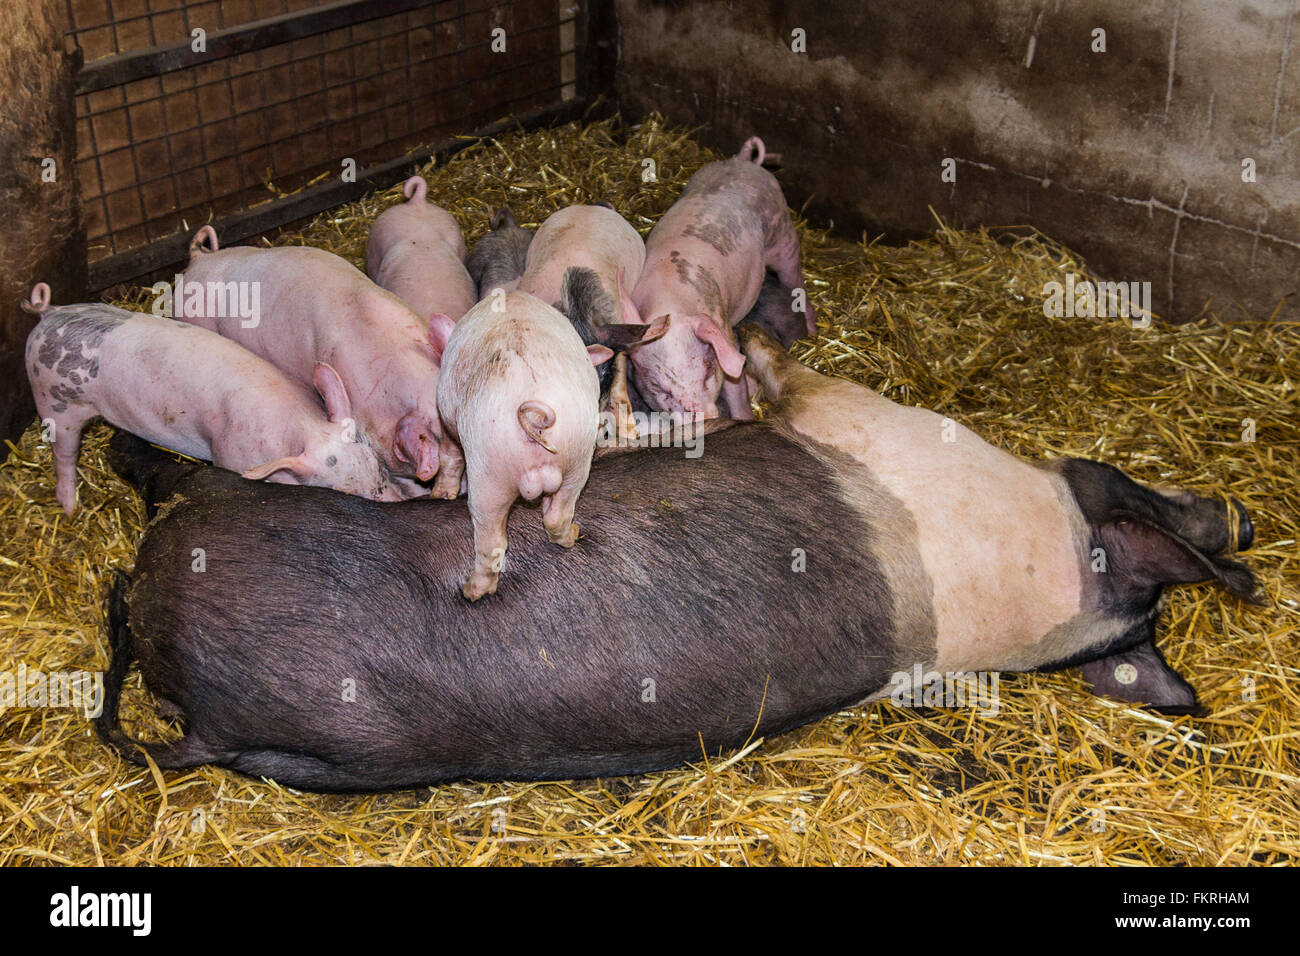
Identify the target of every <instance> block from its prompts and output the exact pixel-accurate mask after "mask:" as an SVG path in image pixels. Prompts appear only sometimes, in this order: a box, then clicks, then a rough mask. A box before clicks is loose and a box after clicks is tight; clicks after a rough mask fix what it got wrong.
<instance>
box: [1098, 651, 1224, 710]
mask: <svg viewBox="0 0 1300 956" xmlns="http://www.w3.org/2000/svg"><path fill="white" fill-rule="evenodd" d="M1083 676H1084V678H1085V679H1086V680H1087V681H1088V683H1090V684H1092V689H1093V691H1094V692H1095V693H1096V694H1098V695H1099V696H1102V697H1113V698H1114V699H1116V700H1127V701H1132V702H1133V703H1135V704H1141V705H1143V706H1144V707H1153V708H1155V709H1156V710H1158V711H1160V712H1161V713H1165V714H1193V715H1195V714H1199V713H1201V708H1200V705H1199V704H1197V702H1196V691H1194V690H1192V688H1191V685H1190V684H1188V683H1187V681H1185V680H1183V679H1182V677H1180V676H1179V675H1178V672H1177V671H1175V670H1174V669H1173V668H1172V667H1170V666H1169V665H1168V664H1166V663H1165V659H1164V658H1163V657H1162V656H1161V654H1160V651H1159V650H1158V649H1157V648H1156V645H1155V644H1154V643H1153V642H1152V641H1144V642H1143V643H1141V644H1139V645H1137V647H1134V648H1132V649H1130V650H1127V651H1124V652H1123V653H1120V654H1111V655H1109V656H1107V657H1102V658H1099V659H1098V660H1095V661H1091V662H1090V663H1087V664H1084V665H1083Z"/></svg>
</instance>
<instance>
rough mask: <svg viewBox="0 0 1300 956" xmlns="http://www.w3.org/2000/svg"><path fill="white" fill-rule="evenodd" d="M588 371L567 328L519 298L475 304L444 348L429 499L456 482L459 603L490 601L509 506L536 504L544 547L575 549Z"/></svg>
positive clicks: (590, 406)
mask: <svg viewBox="0 0 1300 956" xmlns="http://www.w3.org/2000/svg"><path fill="white" fill-rule="evenodd" d="M502 305H503V306H504V308H500V307H501V306H502ZM498 308H500V311H498ZM592 362H593V358H592V356H590V355H589V354H588V352H587V349H586V348H585V347H584V346H583V344H582V340H581V339H580V338H579V337H578V333H577V332H575V331H574V330H573V326H572V325H571V324H570V323H569V321H568V319H566V318H565V317H564V316H563V315H561V314H560V313H559V312H557V311H556V310H555V309H554V308H552V307H551V306H549V305H547V304H546V303H545V302H543V301H541V300H540V299H538V298H536V297H535V296H531V295H529V294H527V293H525V292H511V293H509V294H508V295H506V296H505V297H504V299H503V300H502V301H501V302H500V303H498V300H497V297H495V296H494V297H491V298H488V299H485V300H484V301H482V302H480V303H479V304H478V305H476V306H474V308H472V309H470V310H469V312H468V313H467V314H466V315H465V317H464V318H462V319H461V320H460V321H459V322H458V323H456V328H455V329H454V330H453V331H452V333H451V337H450V338H449V339H448V340H447V349H446V351H445V352H444V353H443V356H442V372H441V376H440V377H439V379H438V411H439V414H440V415H441V417H442V423H443V426H444V433H443V443H442V446H441V448H440V450H439V458H440V461H441V463H442V467H441V470H440V471H439V472H438V480H437V482H436V483H435V484H434V487H433V495H434V497H440V498H454V497H456V495H457V494H458V493H459V491H460V481H461V475H462V474H464V476H465V477H466V479H467V482H468V486H469V511H470V517H471V518H472V520H473V522H474V569H473V571H472V573H471V574H470V576H469V578H468V580H466V581H465V583H464V586H463V587H462V588H461V593H462V594H464V596H465V597H466V598H468V599H469V600H471V601H477V600H478V599H479V598H481V597H483V595H485V594H493V593H495V592H496V589H497V581H498V578H499V575H500V572H501V569H502V567H503V563H504V558H505V552H506V519H507V517H508V516H509V514H510V509H511V507H512V506H513V505H514V503H515V500H516V499H518V498H520V497H522V498H524V499H526V500H533V499H536V498H539V497H540V498H541V500H542V524H543V525H544V526H545V527H546V533H547V535H548V536H549V537H550V539H551V541H553V542H554V543H555V544H558V545H560V546H561V547H565V548H570V547H573V544H574V542H575V541H577V539H578V525H577V523H576V522H574V520H573V512H574V507H575V505H576V504H577V501H578V495H579V494H580V493H581V492H582V489H583V486H584V485H586V483H587V474H588V472H589V471H590V470H591V456H592V453H593V451H594V450H595V445H596V424H597V421H596V416H597V407H596V402H597V398H598V397H599V386H598V384H597V380H596V370H595V368H594V367H593V366H592Z"/></svg>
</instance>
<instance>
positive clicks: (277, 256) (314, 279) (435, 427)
mask: <svg viewBox="0 0 1300 956" xmlns="http://www.w3.org/2000/svg"><path fill="white" fill-rule="evenodd" d="M184 279H185V286H186V289H185V292H184V294H182V293H181V290H179V289H178V290H177V295H176V298H175V314H176V317H177V318H180V319H184V320H185V321H187V322H193V323H194V324H195V325H199V326H202V327H203V328H206V329H210V330H212V331H214V332H218V333H220V334H221V335H223V336H225V337H226V338H228V339H233V340H234V341H236V342H238V343H239V344H240V345H242V346H244V347H245V348H247V349H249V350H250V351H252V352H254V353H256V354H257V355H260V356H261V357H262V358H264V359H266V360H267V361H269V362H271V363H273V364H274V365H276V366H277V367H278V368H280V369H281V370H282V371H284V372H286V373H288V375H289V376H290V377H291V378H293V379H296V380H297V381H299V382H301V383H304V384H308V383H310V382H311V381H312V379H313V376H314V375H315V369H316V366H317V365H318V364H319V363H321V362H325V363H326V364H328V365H330V366H332V367H333V368H335V369H336V370H337V371H338V374H339V377H340V378H341V379H342V380H343V385H344V388H345V389H346V391H347V394H348V397H349V399H350V400H351V403H352V407H353V410H354V412H355V414H356V419H357V425H358V426H359V428H360V429H361V431H362V432H364V433H365V434H366V435H367V436H368V437H369V438H370V440H371V442H372V444H373V445H374V446H375V448H376V449H378V450H379V453H380V456H381V457H382V458H383V461H384V463H385V464H386V465H387V466H388V468H389V470H390V471H391V472H392V473H393V474H394V475H400V476H403V477H405V478H410V477H415V478H418V479H419V480H420V481H428V480H429V479H431V478H433V476H434V475H435V474H436V473H437V471H438V444H439V442H440V441H441V439H442V426H441V424H440V423H439V421H438V406H437V397H436V396H437V384H438V357H439V355H440V354H441V352H442V347H443V346H444V345H445V344H446V341H447V336H448V335H449V334H450V332H451V328H452V326H453V325H454V323H452V322H451V320H450V319H446V318H445V317H435V319H434V321H431V322H426V321H424V320H422V319H421V318H420V316H418V315H416V314H415V312H413V311H412V310H411V308H410V307H409V306H407V305H406V304H405V303H403V302H402V301H401V300H400V299H399V298H397V296H395V295H393V294H392V293H391V292H388V291H386V290H385V289H381V288H380V287H379V286H377V285H375V284H374V283H373V282H371V281H370V280H369V279H367V278H366V277H365V276H364V275H363V274H362V273H361V271H360V270H358V269H357V268H356V267H354V266H353V265H352V264H351V263H349V262H347V261H346V260H344V259H341V258H339V257H338V256H336V255H333V254H332V253H329V252H325V251H324V250H323V249H310V248H306V247H298V246H282V247H278V248H275V249H258V248H254V247H252V246H240V247H238V248H233V249H223V250H221V251H219V252H218V251H217V234H216V233H215V232H214V231H213V229H212V227H211V226H204V227H203V228H202V229H200V230H199V231H198V233H197V234H196V235H195V237H194V241H193V242H191V243H190V261H189V265H188V266H187V267H186V270H185V274H184ZM241 287H245V288H247V287H255V288H257V289H258V290H259V294H258V299H257V301H259V303H260V314H259V315H257V316H254V317H252V318H248V317H244V316H241V315H238V314H236V310H233V309H230V308H229V307H227V308H220V305H221V304H222V303H226V304H227V306H228V303H229V302H230V301H231V297H232V296H233V295H236V294H239V293H238V290H239V289H240V288H241ZM223 290H224V294H221V295H217V294H214V293H219V292H222V291H223ZM250 298H251V297H250ZM214 304H215V306H216V307H214ZM401 484H402V487H403V489H404V491H405V492H406V494H407V495H408V496H418V495H421V494H423V489H421V488H420V487H419V486H418V485H416V484H415V483H414V482H411V481H405V482H402V483H401Z"/></svg>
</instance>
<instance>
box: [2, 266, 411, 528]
mask: <svg viewBox="0 0 1300 956" xmlns="http://www.w3.org/2000/svg"><path fill="white" fill-rule="evenodd" d="M23 307H24V308H25V309H26V310H27V311H29V312H32V313H34V314H36V315H39V316H40V321H39V322H38V323H37V325H36V328H34V329H33V330H32V333H31V335H29V336H28V337H27V352H26V363H27V375H28V378H29V380H30V382H31V386H32V395H33V396H34V397H35V399H36V409H37V411H38V412H39V414H40V416H41V419H42V421H48V422H51V423H53V426H54V467H55V471H56V474H57V476H58V482H57V494H58V498H59V504H61V505H62V506H63V510H64V511H66V512H67V513H68V514H72V512H73V510H74V509H75V508H76V505H77V456H78V453H79V451H80V448H81V431H82V429H83V428H85V426H86V424H87V423H88V422H90V421H91V420H92V419H94V418H97V417H103V418H104V419H106V420H107V421H108V422H110V423H111V424H113V425H116V426H117V427H118V428H124V429H126V430H127V431H130V432H133V433H135V434H136V435H139V436H140V437H141V438H144V439H146V440H148V441H151V442H153V443H155V444H158V445H163V446H165V447H167V448H171V449H173V450H175V451H178V452H181V453H182V454H185V455H189V456H190V457H192V458H203V459H206V460H209V461H211V462H212V463H213V464H215V465H219V466H220V467H222V468H228V469H230V470H232V471H238V472H241V473H243V475H244V477H245V478H256V479H261V478H266V479H269V480H271V481H277V482H282V483H285V484H304V485H323V486H325V487H329V488H335V489H337V490H339V491H345V492H348V493H350V494H355V495H361V496H363V497H366V498H373V499H375V500H377V501H396V500H398V499H399V498H400V497H401V495H399V494H398V493H397V492H396V490H395V489H394V488H393V487H392V485H391V483H390V480H389V476H388V474H387V472H386V471H385V469H384V467H383V466H382V465H381V463H380V461H379V458H378V456H377V455H376V454H375V450H374V449H373V448H371V447H370V446H369V445H368V444H366V443H365V442H364V441H362V440H359V439H358V438H357V437H356V436H355V424H354V423H353V421H352V408H351V406H350V404H349V402H348V397H347V393H346V391H344V389H343V383H342V382H341V381H340V380H339V377H338V373H337V372H335V371H334V369H333V368H331V367H330V366H329V365H326V364H324V363H321V364H318V365H317V366H316V370H315V385H316V389H317V390H318V391H319V393H320V395H321V397H322V398H323V399H324V400H325V406H326V409H328V417H327V414H326V412H325V411H322V410H321V408H320V406H319V405H318V404H317V403H316V400H315V396H313V395H312V394H311V393H310V392H308V391H307V390H306V389H305V388H302V387H301V386H299V385H298V384H297V383H295V382H293V381H292V380H291V379H289V378H288V377H287V376H286V375H284V373H282V372H280V371H279V370H278V369H277V368H276V367H275V366H274V365H272V364H271V363H270V362H267V361H265V360H263V359H260V358H258V357H257V356H256V355H254V354H252V353H251V352H249V351H248V350H246V349H244V348H241V347H240V346H238V345H236V344H235V343H234V342H231V341H229V340H227V339H223V338H222V337H221V336H219V335H217V334H216V333H214V332H209V331H207V330H205V329H201V328H198V327H197V326H194V325H190V324H189V323H187V322H174V321H172V320H171V319H165V318H160V317H158V316H155V315H149V314H146V313H143V312H128V311H126V310H124V309H117V308H114V307H113V306H110V305H100V304H95V303H92V304H83V305H65V306H55V307H51V306H50V287H49V286H48V285H46V284H45V283H44V282H41V283H38V284H37V285H36V287H35V288H33V289H32V293H31V298H30V299H29V300H28V301H27V302H24V303H23Z"/></svg>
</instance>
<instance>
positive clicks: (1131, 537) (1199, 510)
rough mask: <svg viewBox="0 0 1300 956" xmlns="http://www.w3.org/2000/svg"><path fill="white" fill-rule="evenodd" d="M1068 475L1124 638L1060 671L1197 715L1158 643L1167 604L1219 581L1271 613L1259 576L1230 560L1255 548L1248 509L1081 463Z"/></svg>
mask: <svg viewBox="0 0 1300 956" xmlns="http://www.w3.org/2000/svg"><path fill="white" fill-rule="evenodd" d="M1058 467H1059V470H1060V473H1061V475H1062V477H1064V478H1065V480H1066V482H1067V484H1068V485H1069V487H1070V490H1071V492H1072V493H1073V494H1074V498H1075V501H1076V502H1077V503H1078V506H1079V510H1080V511H1081V512H1082V515H1083V518H1084V519H1085V520H1086V521H1087V523H1088V536H1089V541H1088V549H1089V555H1088V558H1087V563H1088V571H1089V572H1091V573H1089V574H1087V575H1086V580H1087V581H1088V582H1089V583H1088V587H1087V590H1088V593H1089V595H1090V597H1091V599H1092V601H1093V604H1094V608H1095V610H1096V611H1097V612H1099V615H1100V618H1101V619H1102V620H1103V621H1104V622H1105V624H1106V629H1107V630H1108V631H1109V632H1110V633H1111V634H1113V635H1114V636H1113V637H1112V638H1111V639H1110V640H1108V641H1107V642H1106V643H1105V644H1103V645H1101V646H1100V647H1096V648H1094V649H1093V650H1092V652H1090V653H1088V654H1087V655H1084V656H1082V657H1080V658H1076V659H1074V660H1071V661H1061V662H1059V664H1058V666H1066V665H1068V664H1083V673H1084V676H1085V677H1086V678H1087V679H1088V680H1089V681H1090V682H1091V683H1092V685H1093V688H1094V689H1095V690H1096V691H1097V693H1099V694H1104V695H1106V696H1108V697H1114V698H1118V699H1121V700H1129V701H1133V702H1135V703H1141V704H1145V705H1148V706H1151V707H1154V708H1156V709H1158V710H1162V711H1165V712H1166V713H1195V712H1197V711H1198V710H1199V707H1198V705H1197V700H1196V693H1195V691H1193V690H1192V688H1191V686H1189V685H1188V683H1187V682H1186V681H1185V680H1183V678H1182V677H1181V676H1179V675H1178V673H1177V672H1175V671H1174V670H1173V669H1172V668H1170V667H1169V665H1168V664H1166V663H1165V661H1164V658H1163V657H1162V656H1161V655H1160V652H1159V651H1158V650H1157V649H1156V646H1155V643H1154V641H1155V626H1156V618H1157V615H1158V613H1159V608H1160V599H1161V596H1162V594H1163V593H1164V589H1165V588H1166V587H1167V586H1168V585H1171V584H1193V583H1198V582H1205V581H1211V582H1214V583H1216V584H1218V585H1219V586H1220V587H1222V588H1224V589H1225V590H1227V591H1230V592H1231V593H1233V594H1235V595H1236V596H1237V597H1239V598H1241V599H1242V600H1244V601H1247V602H1250V603H1255V604H1259V603H1263V602H1262V600H1261V598H1260V597H1259V594H1258V588H1257V585H1256V582H1255V576H1254V574H1252V572H1251V570H1250V569H1249V568H1247V567H1246V566H1245V565H1244V564H1241V563H1240V562H1238V561H1235V560H1233V559H1232V558H1231V557H1229V556H1228V555H1230V554H1231V553H1232V552H1235V551H1244V550H1246V549H1247V548H1249V547H1250V546H1251V544H1252V542H1253V541H1254V537H1255V529H1254V526H1253V525H1252V524H1251V521H1250V518H1249V517H1248V516H1247V514H1246V509H1245V508H1243V507H1242V505H1241V503H1240V502H1238V501H1236V500H1233V501H1231V502H1230V503H1225V502H1223V501H1218V500H1214V499H1210V498H1202V497H1200V496H1199V495H1195V494H1192V493H1191V492H1187V491H1175V490H1160V489H1153V488H1146V487H1143V486H1142V485H1140V484H1138V483H1137V482H1135V481H1133V480H1132V479H1131V478H1129V477H1127V476H1126V475H1125V474H1124V473H1123V472H1121V471H1120V470H1119V469H1117V468H1114V467H1112V466H1110V465H1106V464H1102V463H1100V462H1094V461H1086V460H1083V459H1077V458H1072V459H1067V460H1066V461H1063V462H1061V463H1060V465H1059V466H1058ZM1098 652H1100V654H1101V656H1098Z"/></svg>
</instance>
